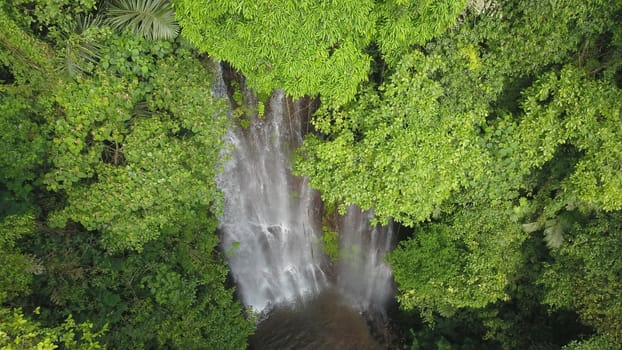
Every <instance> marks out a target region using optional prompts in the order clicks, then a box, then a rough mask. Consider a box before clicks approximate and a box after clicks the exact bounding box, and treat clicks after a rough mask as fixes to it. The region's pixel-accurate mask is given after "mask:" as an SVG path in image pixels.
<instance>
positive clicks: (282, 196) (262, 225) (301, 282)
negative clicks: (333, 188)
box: [214, 66, 392, 329]
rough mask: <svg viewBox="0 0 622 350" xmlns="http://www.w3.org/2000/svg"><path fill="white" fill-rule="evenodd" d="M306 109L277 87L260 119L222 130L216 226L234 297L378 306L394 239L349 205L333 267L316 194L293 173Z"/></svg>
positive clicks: (388, 288) (388, 282) (260, 308)
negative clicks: (224, 144)
mask: <svg viewBox="0 0 622 350" xmlns="http://www.w3.org/2000/svg"><path fill="white" fill-rule="evenodd" d="M217 73H218V74H217V79H216V81H215V84H214V93H215V94H216V95H217V96H222V97H226V96H227V86H226V84H225V82H224V79H223V77H222V68H221V67H220V66H218V67H217ZM252 96H253V95H252V94H251V93H250V92H248V91H247V92H246V96H245V99H246V101H245V103H248V104H249V105H252V104H253V103H256V101H254V98H253V97H252ZM308 108H309V103H306V104H305V103H302V102H300V101H297V102H289V101H288V99H287V98H286V97H285V96H284V93H283V92H282V91H276V92H275V93H274V94H273V95H272V96H271V97H270V99H269V102H268V104H267V106H266V110H265V115H264V116H263V117H253V118H251V121H250V125H249V126H248V127H246V128H244V127H240V126H238V127H232V128H230V130H229V131H228V133H227V136H226V137H227V141H228V143H229V145H230V146H231V148H230V150H229V151H228V152H227V155H226V156H227V157H228V160H227V162H226V164H225V169H224V172H223V173H222V174H221V175H220V176H219V178H218V184H219V187H220V188H221V189H222V191H223V192H224V196H225V210H224V215H223V217H222V219H221V225H220V228H221V231H222V246H223V250H224V251H225V254H226V256H227V260H228V262H229V266H230V268H231V272H232V275H233V277H234V280H235V282H236V284H237V288H238V291H239V295H240V297H241V299H242V302H243V303H244V304H245V305H247V306H250V307H252V308H253V309H254V310H255V311H257V312H266V311H269V310H270V309H271V308H272V307H273V306H280V305H294V304H296V305H304V304H305V302H307V301H311V300H325V297H322V299H318V298H319V296H320V294H322V295H332V296H337V299H342V300H345V303H346V304H349V306H350V307H354V308H355V309H356V310H358V311H360V312H365V311H369V310H370V309H371V308H372V307H376V308H377V309H379V310H381V309H383V307H384V304H385V303H386V301H387V300H388V298H389V297H390V296H391V295H392V279H391V271H390V269H389V267H388V266H387V265H386V264H385V263H384V262H383V256H384V253H385V252H386V251H387V250H388V249H390V247H391V244H392V243H391V242H392V234H391V232H390V229H388V228H380V227H371V226H370V225H369V219H370V218H371V214H369V213H363V212H361V211H360V210H357V209H356V208H354V207H352V208H350V209H349V211H348V214H347V215H346V216H345V217H342V218H341V221H340V223H339V227H340V231H341V232H340V237H341V246H342V247H343V248H344V249H345V250H344V251H343V252H342V253H343V254H342V258H341V259H340V260H339V263H338V264H337V266H334V267H332V268H331V267H330V264H329V262H328V259H327V258H326V256H325V254H324V252H323V249H322V246H321V245H320V242H321V240H320V236H321V234H322V227H321V219H322V218H321V212H322V209H321V208H322V203H321V200H320V198H319V194H318V193H317V192H316V191H314V190H312V189H311V188H310V187H309V186H308V184H307V180H306V179H305V178H300V177H295V176H293V175H292V174H291V169H290V168H291V155H292V153H293V151H294V150H295V148H296V147H298V146H300V145H301V143H302V136H303V134H304V132H303V126H305V125H306V124H305V120H307V119H308V114H309V113H308ZM329 276H331V277H330V278H329ZM337 323H339V322H337ZM306 328H307V329H308V327H306Z"/></svg>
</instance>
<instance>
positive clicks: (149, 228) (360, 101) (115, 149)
mask: <svg viewBox="0 0 622 350" xmlns="http://www.w3.org/2000/svg"><path fill="white" fill-rule="evenodd" d="M621 22H622V1H621V0H583V1H576V0H551V1H542V0H497V1H493V0H471V1H466V0H462V1H455V0H384V1H381V0H339V1H319V0H298V1H294V0H253V1H247V0H240V1H231V0H213V1H207V0H172V1H169V0H80V1H77V0H7V1H4V2H3V3H2V4H1V5H0V26H1V27H2V30H1V31H0V106H1V108H0V169H1V170H0V303H1V305H0V347H2V348H6V349H21V348H40V349H54V348H67V349H102V348H110V349H140V348H148V349H151V348H176V349H195V348H196V349H204V348H209V349H243V348H245V347H246V342H247V337H248V336H249V334H251V333H252V331H253V319H252V315H251V316H250V317H249V315H247V314H246V312H245V310H244V309H243V306H242V305H241V304H240V303H239V302H238V301H237V300H236V299H235V298H234V290H233V288H232V286H231V283H230V282H229V281H228V280H227V275H228V268H227V266H226V263H225V262H224V259H223V257H222V255H221V253H220V252H219V250H218V248H217V247H218V236H217V234H216V233H215V231H216V228H217V226H218V216H219V215H220V214H221V212H222V205H223V200H222V194H221V193H220V192H219V191H218V189H217V187H216V183H215V175H216V173H217V172H218V171H219V169H220V167H221V166H222V163H221V162H222V160H221V159H220V157H219V154H220V151H221V150H222V148H223V147H224V146H225V145H224V144H223V135H224V133H225V131H226V128H227V126H228V123H229V121H228V120H227V117H226V112H227V109H228V108H229V106H228V105H227V103H226V102H225V101H222V100H219V99H216V98H214V97H213V96H212V94H211V93H210V84H209V82H210V79H211V70H212V68H213V63H212V59H214V60H224V61H227V62H228V64H229V65H231V66H232V67H234V68H235V69H237V70H238V71H239V72H240V73H241V74H243V75H244V76H245V78H246V82H247V83H248V85H249V86H250V87H251V88H253V89H254V90H255V91H256V93H257V94H258V96H259V97H260V98H265V97H266V96H267V95H269V94H270V93H271V92H272V91H273V90H274V89H276V88H280V89H284V90H285V92H286V93H287V94H288V95H289V96H290V97H292V98H297V97H301V96H305V95H306V96H313V97H319V98H320V100H321V107H320V109H319V110H318V111H317V112H316V114H315V116H314V120H313V124H314V127H315V130H314V132H312V133H310V134H309V135H307V137H306V139H305V142H304V145H303V147H301V149H300V150H298V153H297V157H296V159H295V171H296V173H297V174H299V175H304V176H308V177H309V178H310V183H311V185H312V186H313V187H314V188H316V189H318V190H320V191H321V193H322V197H323V200H324V201H325V202H326V203H331V204H336V205H337V206H338V207H341V208H345V207H347V206H348V205H351V204H356V205H358V206H360V207H361V208H363V209H373V210H374V212H375V214H376V216H377V219H378V222H381V223H385V222H387V221H388V220H389V219H390V218H392V220H394V221H395V222H396V223H398V224H399V225H401V227H403V228H405V229H404V230H403V231H405V232H407V234H405V235H404V237H402V238H403V240H402V241H401V243H400V244H399V246H398V248H397V249H396V250H395V251H394V252H392V253H391V254H390V256H389V259H388V260H389V262H390V264H391V266H392V268H393V271H394V275H395V281H396V283H397V285H398V290H399V292H398V296H397V301H398V304H399V308H400V310H401V312H400V314H399V317H398V318H397V321H396V322H398V323H399V324H400V327H401V328H402V329H404V330H406V332H405V334H406V338H407V339H406V344H404V346H406V347H407V348H410V349H464V350H467V349H482V348H486V349H534V350H538V349H559V348H564V349H583V350H592V349H593V350H597V349H598V350H600V349H620V348H621V347H622V292H621V290H622V90H621V88H622V23H621Z"/></svg>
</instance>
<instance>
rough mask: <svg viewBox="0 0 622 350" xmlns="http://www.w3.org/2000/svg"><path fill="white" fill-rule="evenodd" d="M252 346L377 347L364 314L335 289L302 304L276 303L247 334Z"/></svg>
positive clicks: (301, 349) (280, 349) (264, 349)
mask: <svg viewBox="0 0 622 350" xmlns="http://www.w3.org/2000/svg"><path fill="white" fill-rule="evenodd" d="M250 349H254V350H285V349H289V350H305V349H306V350H324V349H326V350H331V349H340V350H349V349H360V350H380V349H383V347H381V346H380V345H379V344H378V342H377V341H376V340H374V339H373V338H372V337H371V335H370V333H369V329H368V326H367V323H366V321H365V318H364V317H363V316H362V315H360V314H359V312H357V311H356V310H354V309H352V308H351V307H350V306H348V305H347V304H346V303H345V302H344V301H343V300H342V299H341V297H340V296H339V295H338V294H337V293H332V292H327V293H322V294H321V295H320V296H319V297H318V298H316V299H315V300H313V301H310V302H308V303H306V304H305V305H293V306H288V307H278V308H275V309H274V310H272V311H271V312H270V313H269V314H268V316H267V318H266V319H265V320H263V321H261V322H260V323H259V325H258V326H257V329H256V330H255V335H253V336H252V337H251V338H250Z"/></svg>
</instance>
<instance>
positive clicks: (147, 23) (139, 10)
mask: <svg viewBox="0 0 622 350" xmlns="http://www.w3.org/2000/svg"><path fill="white" fill-rule="evenodd" d="M106 17H107V22H108V24H110V25H111V26H112V27H113V28H115V29H118V30H125V29H128V30H131V31H132V32H134V33H136V34H140V35H143V36H144V37H145V38H147V39H151V40H160V39H163V40H171V39H174V38H175V37H176V36H177V35H178V34H179V25H178V24H177V22H176V21H175V12H174V11H173V8H172V7H171V4H170V1H169V0H116V1H114V2H112V4H111V5H110V6H109V7H108V10H107V13H106Z"/></svg>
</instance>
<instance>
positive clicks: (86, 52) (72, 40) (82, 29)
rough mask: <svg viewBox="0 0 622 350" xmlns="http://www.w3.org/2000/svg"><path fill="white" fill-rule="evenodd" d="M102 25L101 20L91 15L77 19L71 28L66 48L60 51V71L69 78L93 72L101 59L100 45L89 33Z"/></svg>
mask: <svg viewBox="0 0 622 350" xmlns="http://www.w3.org/2000/svg"><path fill="white" fill-rule="evenodd" d="M100 25H101V18H99V17H94V16H91V15H88V16H80V17H78V18H76V19H75V21H74V22H73V24H72V25H71V27H70V29H71V32H70V33H68V34H65V35H64V39H65V41H64V47H63V49H62V50H61V51H60V61H61V67H60V70H62V71H65V72H66V73H67V74H68V75H69V76H74V75H76V74H78V73H80V72H82V73H90V72H91V70H92V69H93V67H95V65H97V62H98V61H99V59H100V56H99V49H100V45H99V43H98V42H97V40H96V39H95V38H93V37H92V35H89V33H88V31H89V29H90V28H93V27H98V26H100Z"/></svg>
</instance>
